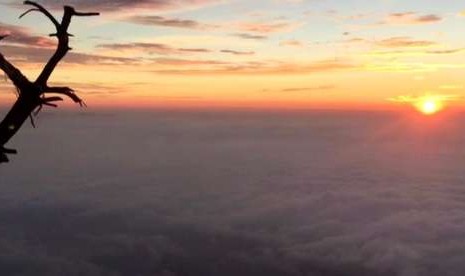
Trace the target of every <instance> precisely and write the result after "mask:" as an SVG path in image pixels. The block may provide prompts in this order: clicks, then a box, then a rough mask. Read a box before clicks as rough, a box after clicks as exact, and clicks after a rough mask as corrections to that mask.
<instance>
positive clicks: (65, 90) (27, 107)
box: [0, 1, 99, 163]
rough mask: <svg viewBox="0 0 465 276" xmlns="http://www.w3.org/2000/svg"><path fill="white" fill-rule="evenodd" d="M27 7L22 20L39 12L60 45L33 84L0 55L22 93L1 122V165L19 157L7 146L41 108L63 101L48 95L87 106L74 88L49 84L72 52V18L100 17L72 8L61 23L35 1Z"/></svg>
mask: <svg viewBox="0 0 465 276" xmlns="http://www.w3.org/2000/svg"><path fill="white" fill-rule="evenodd" d="M24 4H25V5H28V6H32V8H31V9H29V10H27V11H26V12H24V13H23V14H21V15H20V18H22V17H23V16H25V15H27V14H29V13H31V12H39V13H42V14H43V15H45V16H46V17H47V18H48V19H49V20H50V21H51V22H52V24H53V25H54V26H55V29H56V33H54V34H51V35H50V36H54V37H56V38H57V39H58V45H57V48H56V50H55V52H54V54H53V55H52V56H51V57H50V59H49V60H48V62H47V63H46V64H45V66H44V68H43V70H42V72H41V73H40V74H39V76H38V77H37V79H36V80H35V81H34V82H31V81H30V80H28V79H27V77H26V76H24V74H23V73H22V72H21V71H20V70H19V69H18V68H16V67H15V66H14V65H13V64H12V63H10V62H9V61H8V60H7V59H6V58H5V57H4V56H3V55H2V54H1V53H0V69H1V70H2V71H3V72H5V74H6V76H7V77H8V78H9V79H10V80H11V81H12V82H13V84H14V85H15V87H16V88H17V90H18V93H19V96H18V99H17V100H16V102H15V103H14V104H13V106H12V108H11V109H10V111H9V112H8V113H7V115H6V116H5V118H4V119H3V121H1V122H0V163H3V162H8V157H7V154H16V150H12V149H7V148H5V144H6V143H7V142H8V141H9V140H10V139H11V138H12V137H13V136H14V135H15V134H16V133H17V131H18V130H19V129H20V128H21V126H22V125H23V124H24V122H25V121H26V120H27V118H28V117H30V116H32V115H33V114H37V113H38V112H40V110H41V109H42V106H44V105H46V106H52V107H56V106H57V105H56V104H55V102H57V101H62V100H63V98H61V97H58V96H51V97H48V96H46V94H49V93H52V94H59V95H64V96H67V97H69V98H70V99H71V100H72V101H74V102H75V103H77V104H79V105H80V106H85V103H84V102H83V101H82V99H81V98H80V97H79V96H77V95H76V94H75V92H74V91H73V90H72V89H71V88H69V87H49V86H48V84H47V82H48V80H49V78H50V76H51V75H52V73H53V71H54V70H55V68H56V67H57V65H58V64H59V63H60V61H61V60H62V59H63V58H64V57H65V56H66V54H67V53H68V51H70V50H71V48H70V47H69V37H70V36H72V35H71V34H69V33H68V28H69V26H70V24H71V19H72V17H73V16H96V15H99V13H95V12H77V11H76V10H75V9H74V8H73V7H71V6H64V13H63V17H62V19H61V22H59V21H58V20H57V19H56V18H55V17H54V16H53V15H52V14H51V13H50V12H49V11H48V10H47V9H46V8H44V7H43V6H42V5H40V4H38V3H36V2H33V1H24ZM4 38H5V36H2V37H0V40H2V39H4ZM34 111H35V112H34ZM31 119H32V117H31ZM31 122H33V120H31Z"/></svg>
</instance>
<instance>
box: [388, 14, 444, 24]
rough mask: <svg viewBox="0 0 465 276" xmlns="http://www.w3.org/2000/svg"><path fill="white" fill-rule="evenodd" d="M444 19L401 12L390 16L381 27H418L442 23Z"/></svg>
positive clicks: (431, 15)
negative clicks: (419, 25)
mask: <svg viewBox="0 0 465 276" xmlns="http://www.w3.org/2000/svg"><path fill="white" fill-rule="evenodd" d="M442 20H443V18H442V17H440V16H439V15H435V14H426V15H421V14H418V13H416V12H399V13H391V14H389V15H388V16H387V17H386V18H385V19H384V20H383V21H382V22H381V23H380V24H381V25H418V24H431V23H437V22H440V21H442Z"/></svg>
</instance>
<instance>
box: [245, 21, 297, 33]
mask: <svg viewBox="0 0 465 276" xmlns="http://www.w3.org/2000/svg"><path fill="white" fill-rule="evenodd" d="M301 25H302V24H301V23H297V22H289V21H275V22H239V23H237V28H238V29H239V30H240V31H242V32H251V33H258V34H272V33H281V32H289V31H293V30H295V29H297V28H298V27H300V26H301Z"/></svg>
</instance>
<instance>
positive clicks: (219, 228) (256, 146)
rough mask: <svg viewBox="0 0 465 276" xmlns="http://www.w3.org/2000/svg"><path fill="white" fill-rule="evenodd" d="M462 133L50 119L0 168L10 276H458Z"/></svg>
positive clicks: (324, 119) (364, 124)
mask: <svg viewBox="0 0 465 276" xmlns="http://www.w3.org/2000/svg"><path fill="white" fill-rule="evenodd" d="M438 117H439V116H438ZM462 121H463V116H459V115H456V116H449V117H446V116H444V117H441V118H426V117H419V116H411V115H405V114H394V113H382V112H329V111H328V112H323V111H319V112H294V113H292V112H288V113H284V112H281V113H279V112H276V113H273V112H238V111H236V112H219V111H218V112H181V111H172V112H168V111H165V112H161V111H160V112H145V113H143V112H110V111H105V112H103V111H102V112H92V111H89V110H88V111H83V112H79V113H70V112H64V111H61V112H60V111H59V112H56V113H44V114H42V115H41V116H40V118H39V120H38V128H37V129H32V128H31V127H29V126H25V128H24V129H22V130H21V133H20V134H19V135H18V136H16V137H15V138H14V139H13V140H12V142H11V143H10V147H16V148H18V150H19V155H18V156H13V157H12V162H11V163H9V164H6V165H3V164H2V165H1V166H0V202H1V204H0V275H11V276H14V275H21V276H29V275H34V276H36V275H52V276H54V275H56V276H58V275H69V276H73V275H91V276H92V275H95V276H104V275H105V276H107V275H108V276H110V275H111V276H146V275H147V276H148V275H150V276H153V275H163V276H175V275H178V276H181V275H194V276H197V275H199V276H209V275H212V276H217V275H225V276H228V275H231V276H233V275H234V276H236V275H237V276H249V275H250V276H258V275H266V276H274V275H276V276H280V275H285V276H287V275H289V276H294V275H309V276H310V275H312V276H313V275H315V276H319V275H325V276H333V275H341V276H342V275H344V276H352V275H354V276H363V275H369V276H375V275H389V276H396V275H399V276H417V275H418V276H448V275H450V276H455V275H457V276H462V275H464V274H465V254H464V252H465V186H464V185H465V167H464V166H465V131H464V130H463V129H462V127H463V126H461V125H460V123H461V122H462Z"/></svg>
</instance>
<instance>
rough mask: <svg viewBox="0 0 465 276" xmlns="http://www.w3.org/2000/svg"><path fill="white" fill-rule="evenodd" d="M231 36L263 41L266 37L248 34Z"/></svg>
mask: <svg viewBox="0 0 465 276" xmlns="http://www.w3.org/2000/svg"><path fill="white" fill-rule="evenodd" d="M232 36H235V37H239V38H243V39H252V40H264V39H267V38H268V37H267V36H265V35H257V34H248V33H235V34H232Z"/></svg>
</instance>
